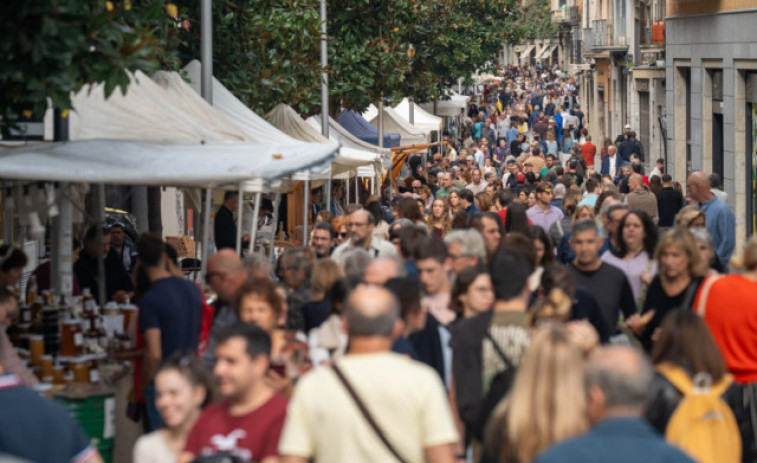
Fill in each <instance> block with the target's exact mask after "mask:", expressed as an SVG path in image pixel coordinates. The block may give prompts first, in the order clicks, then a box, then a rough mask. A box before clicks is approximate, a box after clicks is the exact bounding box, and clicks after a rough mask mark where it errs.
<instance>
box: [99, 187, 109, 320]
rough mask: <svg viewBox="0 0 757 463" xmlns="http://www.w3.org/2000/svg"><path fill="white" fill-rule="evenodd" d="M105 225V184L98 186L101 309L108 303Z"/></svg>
mask: <svg viewBox="0 0 757 463" xmlns="http://www.w3.org/2000/svg"><path fill="white" fill-rule="evenodd" d="M104 225H105V184H104V183H99V184H98V185H97V243H98V246H97V300H98V301H100V307H104V306H105V303H106V302H107V301H106V297H107V294H106V291H105V249H103V248H104V246H103V226H104Z"/></svg>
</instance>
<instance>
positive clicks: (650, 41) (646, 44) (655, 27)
mask: <svg viewBox="0 0 757 463" xmlns="http://www.w3.org/2000/svg"><path fill="white" fill-rule="evenodd" d="M639 46H640V47H641V48H644V49H647V50H649V51H654V50H656V49H662V48H664V47H665V21H654V20H652V19H648V20H646V21H644V24H642V26H641V37H640V38H639Z"/></svg>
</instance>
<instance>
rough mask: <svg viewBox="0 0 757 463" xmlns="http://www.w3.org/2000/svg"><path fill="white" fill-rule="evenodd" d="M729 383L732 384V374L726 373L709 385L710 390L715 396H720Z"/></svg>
mask: <svg viewBox="0 0 757 463" xmlns="http://www.w3.org/2000/svg"><path fill="white" fill-rule="evenodd" d="M731 384H733V375H731V374H730V373H726V374H724V375H723V377H722V378H720V381H718V382H717V383H715V384H713V385H712V387H710V390H711V391H712V393H713V394H714V395H715V396H717V397H720V396H722V395H723V394H725V391H727V390H728V388H729V387H731Z"/></svg>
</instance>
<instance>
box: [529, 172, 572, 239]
mask: <svg viewBox="0 0 757 463" xmlns="http://www.w3.org/2000/svg"><path fill="white" fill-rule="evenodd" d="M526 215H527V216H528V218H529V219H530V220H531V223H533V224H534V225H538V226H540V227H541V228H543V229H544V231H545V232H547V233H549V228H550V227H551V226H552V224H553V223H555V222H558V221H560V220H562V218H563V216H564V214H563V212H562V211H561V210H560V209H559V208H557V207H555V206H553V205H552V185H550V184H549V183H547V182H541V183H539V184H538V185H537V186H536V204H534V205H533V206H532V207H531V208H529V209H528V210H527V211H526Z"/></svg>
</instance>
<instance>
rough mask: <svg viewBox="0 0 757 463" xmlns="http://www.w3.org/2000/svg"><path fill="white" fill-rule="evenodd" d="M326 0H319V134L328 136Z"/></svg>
mask: <svg viewBox="0 0 757 463" xmlns="http://www.w3.org/2000/svg"><path fill="white" fill-rule="evenodd" d="M327 20H328V17H327V16H326V0H321V68H322V71H321V134H322V135H323V136H324V137H325V138H327V139H328V138H329V73H328V72H327V71H326V68H327V67H328V65H329V48H328V47H329V36H328V33H329V32H328V22H327Z"/></svg>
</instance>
